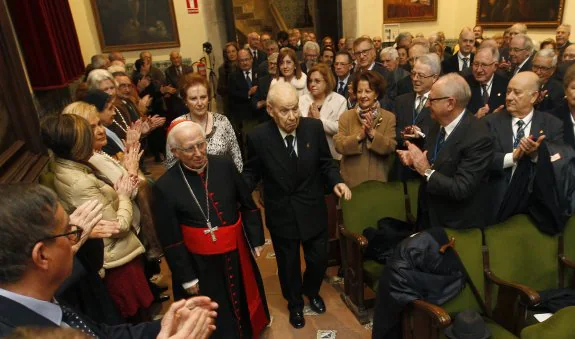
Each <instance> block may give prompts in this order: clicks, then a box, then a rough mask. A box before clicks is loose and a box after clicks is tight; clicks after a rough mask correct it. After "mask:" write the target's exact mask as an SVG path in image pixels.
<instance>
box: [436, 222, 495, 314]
mask: <svg viewBox="0 0 575 339" xmlns="http://www.w3.org/2000/svg"><path fill="white" fill-rule="evenodd" d="M445 231H446V232H447V236H448V237H455V250H456V251H457V253H458V254H459V257H460V258H461V261H462V262H463V265H465V268H466V270H467V272H468V273H469V276H470V277H471V279H472V280H473V283H474V285H475V287H476V288H477V289H478V290H479V294H480V295H481V298H482V299H484V284H485V280H484V278H483V254H482V242H481V230H480V229H478V228H470V229H465V230H455V229H448V228H446V229H445ZM441 307H443V308H444V309H445V310H446V311H447V312H448V313H449V314H450V315H455V314H456V313H458V312H461V311H463V310H465V309H473V310H476V311H477V312H479V313H482V311H481V307H480V306H479V303H478V302H477V299H476V298H475V296H474V295H473V292H472V291H471V288H470V287H469V284H466V285H465V288H464V289H463V291H461V293H459V294H458V295H457V296H456V297H455V298H453V299H451V300H449V301H448V302H446V303H445V304H444V305H441Z"/></svg>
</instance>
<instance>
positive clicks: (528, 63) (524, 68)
mask: <svg viewBox="0 0 575 339" xmlns="http://www.w3.org/2000/svg"><path fill="white" fill-rule="evenodd" d="M532 64H533V55H531V56H530V57H529V58H528V59H527V61H525V63H524V64H523V66H521V67H520V68H519V71H518V72H517V73H520V72H530V71H531V66H532ZM513 75H515V69H513V71H512V72H511V73H510V77H511V78H513Z"/></svg>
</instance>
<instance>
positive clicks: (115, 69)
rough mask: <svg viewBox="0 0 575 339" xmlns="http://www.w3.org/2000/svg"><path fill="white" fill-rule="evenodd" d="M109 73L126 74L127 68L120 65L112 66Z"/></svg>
mask: <svg viewBox="0 0 575 339" xmlns="http://www.w3.org/2000/svg"><path fill="white" fill-rule="evenodd" d="M108 72H110V73H112V74H114V73H116V72H122V73H126V67H124V66H120V65H112V66H110V67H108Z"/></svg>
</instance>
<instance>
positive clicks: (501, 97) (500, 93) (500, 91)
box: [465, 73, 509, 114]
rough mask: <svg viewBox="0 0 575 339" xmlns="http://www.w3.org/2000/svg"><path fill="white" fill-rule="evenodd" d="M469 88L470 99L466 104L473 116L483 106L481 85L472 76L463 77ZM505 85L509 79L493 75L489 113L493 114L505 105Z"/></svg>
mask: <svg viewBox="0 0 575 339" xmlns="http://www.w3.org/2000/svg"><path fill="white" fill-rule="evenodd" d="M465 80H467V83H468V84H469V87H470V88H471V99H470V100H469V103H468V104H467V109H468V110H469V111H470V112H471V113H473V114H475V113H477V111H478V110H479V109H480V108H481V107H483V106H485V104H484V103H483V96H482V95H481V84H479V82H478V81H477V80H475V78H474V77H473V74H471V75H468V76H466V77H465ZM507 84H509V79H507V78H505V77H502V76H500V75H498V74H497V73H495V74H494V75H493V83H492V84H491V92H490V94H489V101H488V102H487V104H488V105H489V113H488V114H491V113H493V110H495V109H497V108H498V107H499V106H501V105H505V95H506V92H507Z"/></svg>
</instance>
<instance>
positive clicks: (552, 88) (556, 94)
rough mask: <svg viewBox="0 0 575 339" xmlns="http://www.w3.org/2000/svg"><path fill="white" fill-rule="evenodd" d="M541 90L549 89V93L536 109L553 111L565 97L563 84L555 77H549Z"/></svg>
mask: <svg viewBox="0 0 575 339" xmlns="http://www.w3.org/2000/svg"><path fill="white" fill-rule="evenodd" d="M540 91H541V92H543V91H547V94H546V95H545V97H544V98H543V100H541V102H540V103H539V104H537V105H536V106H535V109H536V110H538V111H543V112H551V111H552V110H554V109H555V107H557V106H559V104H560V103H561V102H562V101H563V99H564V98H565V91H564V90H563V85H562V84H561V83H560V82H559V81H557V80H555V79H553V78H551V79H549V80H548V81H547V83H546V84H545V85H543V87H541V90H540Z"/></svg>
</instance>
